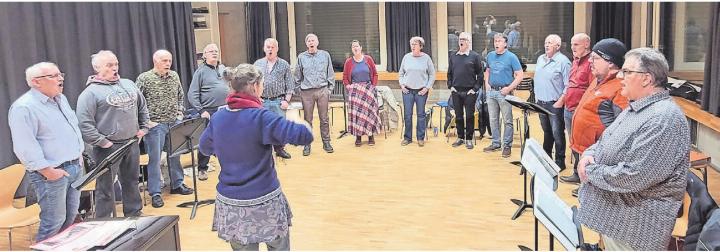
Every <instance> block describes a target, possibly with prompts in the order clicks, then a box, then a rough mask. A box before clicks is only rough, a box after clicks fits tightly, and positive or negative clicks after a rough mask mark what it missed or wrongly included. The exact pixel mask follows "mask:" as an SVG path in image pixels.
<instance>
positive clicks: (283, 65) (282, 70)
mask: <svg viewBox="0 0 720 252" xmlns="http://www.w3.org/2000/svg"><path fill="white" fill-rule="evenodd" d="M253 65H255V66H256V67H257V68H258V69H259V70H260V71H262V73H263V85H264V89H263V93H262V97H263V98H275V97H278V96H281V95H292V94H293V92H294V91H293V90H294V89H295V83H294V82H293V79H292V73H291V72H290V64H288V62H287V61H285V60H284V59H281V58H277V61H275V64H273V65H272V68H271V69H268V60H267V59H266V58H262V59H259V60H257V61H255V64H253Z"/></svg>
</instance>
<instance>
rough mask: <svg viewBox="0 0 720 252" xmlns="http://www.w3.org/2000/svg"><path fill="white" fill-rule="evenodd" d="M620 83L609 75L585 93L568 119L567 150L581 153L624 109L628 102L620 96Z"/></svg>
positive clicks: (591, 84)
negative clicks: (569, 122)
mask: <svg viewBox="0 0 720 252" xmlns="http://www.w3.org/2000/svg"><path fill="white" fill-rule="evenodd" d="M620 81H621V80H620V79H618V78H615V76H609V77H608V78H606V79H605V80H604V81H603V82H602V83H600V84H598V83H597V79H596V80H594V81H592V82H591V83H590V86H589V87H588V89H587V90H585V94H583V96H582V99H580V103H579V104H578V106H577V108H576V109H575V113H574V114H573V118H572V135H571V136H570V148H571V149H572V150H573V151H575V152H577V153H580V154H582V153H583V151H585V149H587V148H588V147H590V145H593V144H594V143H595V142H597V140H598V139H600V136H601V135H602V133H603V131H605V128H607V127H608V126H610V124H612V122H613V121H615V118H617V116H618V115H620V112H622V111H623V110H624V109H625V108H627V106H628V103H629V102H628V99H627V98H625V96H622V95H620V90H622V84H620Z"/></svg>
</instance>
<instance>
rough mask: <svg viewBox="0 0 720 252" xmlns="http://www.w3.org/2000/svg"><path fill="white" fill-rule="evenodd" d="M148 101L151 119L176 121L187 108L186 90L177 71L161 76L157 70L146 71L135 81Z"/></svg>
mask: <svg viewBox="0 0 720 252" xmlns="http://www.w3.org/2000/svg"><path fill="white" fill-rule="evenodd" d="M135 83H137V85H138V88H140V91H141V92H142V94H143V95H144V96H145V100H146V101H147V107H148V111H149V112H150V120H151V121H153V122H157V123H169V122H175V120H177V117H178V115H181V114H182V112H183V111H184V110H185V108H184V105H183V97H184V96H185V92H184V91H183V88H182V85H181V84H180V76H178V74H177V73H176V72H175V71H170V72H168V73H167V74H166V75H165V76H160V75H159V74H158V73H156V72H155V70H153V69H151V70H150V71H147V72H144V73H142V74H140V76H138V78H137V81H136V82H135Z"/></svg>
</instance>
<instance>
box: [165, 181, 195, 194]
mask: <svg viewBox="0 0 720 252" xmlns="http://www.w3.org/2000/svg"><path fill="white" fill-rule="evenodd" d="M193 191H194V190H193V189H192V188H190V187H188V186H186V185H185V184H181V185H180V186H178V188H173V189H171V190H170V194H180V195H188V194H192V193H193Z"/></svg>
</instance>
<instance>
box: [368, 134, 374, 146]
mask: <svg viewBox="0 0 720 252" xmlns="http://www.w3.org/2000/svg"><path fill="white" fill-rule="evenodd" d="M368 145H370V146H373V145H375V137H374V136H369V137H368Z"/></svg>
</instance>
